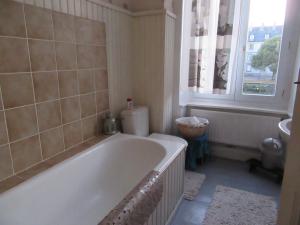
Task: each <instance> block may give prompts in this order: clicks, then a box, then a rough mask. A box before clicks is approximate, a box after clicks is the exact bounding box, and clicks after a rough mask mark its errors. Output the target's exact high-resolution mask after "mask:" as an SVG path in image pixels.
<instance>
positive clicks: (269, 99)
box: [235, 0, 289, 107]
mask: <svg viewBox="0 0 300 225" xmlns="http://www.w3.org/2000/svg"><path fill="white" fill-rule="evenodd" d="M250 1H251V0H244V1H242V5H241V11H242V13H241V21H240V30H241V32H240V34H241V35H239V41H238V45H239V47H238V49H239V50H238V53H237V54H238V61H237V63H236V64H237V72H236V73H237V74H236V88H235V101H237V102H250V103H251V102H252V103H257V104H260V105H262V104H263V105H266V106H269V105H274V104H276V105H277V106H279V107H282V106H283V105H284V104H285V99H284V95H285V94H286V88H287V85H286V82H285V79H284V75H283V73H282V72H281V71H284V67H285V66H286V65H284V64H283V61H282V60H281V59H282V58H283V57H285V56H288V55H289V54H288V51H289V49H287V48H281V51H280V56H279V62H278V73H277V78H276V89H275V94H274V95H257V94H243V79H244V62H245V57H246V51H245V49H246V48H245V46H246V43H247V35H248V32H247V31H248V20H249V12H250V11H249V8H250ZM287 22H288V20H287V19H285V24H284V31H283V35H282V40H281V46H286V45H285V44H284V43H285V42H288V41H289V38H288V37H287V35H286V32H285V30H286V28H287Z"/></svg>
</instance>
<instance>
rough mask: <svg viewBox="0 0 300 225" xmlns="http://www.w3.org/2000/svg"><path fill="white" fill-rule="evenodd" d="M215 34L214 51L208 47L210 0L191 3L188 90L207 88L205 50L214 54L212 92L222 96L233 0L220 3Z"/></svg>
mask: <svg viewBox="0 0 300 225" xmlns="http://www.w3.org/2000/svg"><path fill="white" fill-rule="evenodd" d="M219 1H220V2H219V11H218V14H219V15H218V23H217V26H218V27H217V33H216V34H215V35H216V37H215V38H214V39H213V40H216V42H217V43H216V45H213V46H215V47H214V48H215V49H208V48H210V45H209V40H208V34H209V29H212V28H211V27H210V26H211V25H210V21H209V19H210V18H211V15H210V13H212V11H211V5H210V4H211V1H210V0H193V6H192V31H191V37H192V38H191V40H192V41H191V49H190V66H189V83H188V85H189V87H191V88H193V89H194V90H195V89H198V88H204V86H205V85H206V82H207V81H206V80H207V76H205V74H206V73H208V71H209V68H208V66H209V65H211V64H209V63H208V61H209V59H208V57H209V54H207V52H208V51H211V50H212V51H215V54H213V55H214V57H215V58H214V68H211V70H210V71H212V73H213V74H212V75H210V76H213V90H212V91H213V93H221V94H223V93H225V92H226V89H227V80H228V67H229V66H228V65H229V60H230V48H231V39H232V27H233V16H234V3H235V0H219Z"/></svg>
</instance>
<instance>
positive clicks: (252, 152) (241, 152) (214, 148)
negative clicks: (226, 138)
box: [210, 143, 260, 161]
mask: <svg viewBox="0 0 300 225" xmlns="http://www.w3.org/2000/svg"><path fill="white" fill-rule="evenodd" d="M210 150H211V153H212V155H213V156H217V157H221V158H226V159H232V160H239V161H247V160H248V159H253V158H254V159H260V151H259V149H251V148H245V147H239V146H231V145H225V144H220V143H210Z"/></svg>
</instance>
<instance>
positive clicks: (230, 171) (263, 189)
mask: <svg viewBox="0 0 300 225" xmlns="http://www.w3.org/2000/svg"><path fill="white" fill-rule="evenodd" d="M197 172H200V173H203V174H205V175H206V179H205V181H204V184H203V186H202V187H201V190H200V193H199V195H198V196H197V198H196V199H195V200H194V201H186V200H183V201H182V202H181V204H180V206H179V208H178V210H177V212H176V214H175V216H174V218H173V220H172V222H171V225H201V223H202V221H203V219H204V216H205V212H206V210H207V208H208V206H209V203H210V202H211V199H212V196H213V193H214V191H215V187H216V186H217V185H224V186H229V187H233V188H238V189H242V190H246V191H250V192H254V193H259V194H263V195H269V196H273V197H274V198H275V200H276V202H277V203H278V202H279V195H280V185H279V184H276V183H275V182H274V181H273V180H272V179H269V178H268V177H265V176H263V175H262V174H251V173H249V172H248V166H247V164H246V163H244V162H239V161H232V160H227V159H220V158H214V159H212V160H211V161H209V162H206V163H205V164H204V165H203V166H200V167H199V169H198V170H197Z"/></svg>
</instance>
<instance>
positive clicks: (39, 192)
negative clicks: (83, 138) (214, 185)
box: [0, 134, 186, 225]
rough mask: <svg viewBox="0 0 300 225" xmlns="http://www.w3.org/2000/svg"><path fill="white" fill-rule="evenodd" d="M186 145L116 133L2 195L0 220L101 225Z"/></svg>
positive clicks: (22, 224)
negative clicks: (147, 178) (114, 209)
mask: <svg viewBox="0 0 300 225" xmlns="http://www.w3.org/2000/svg"><path fill="white" fill-rule="evenodd" d="M185 147H186V143H185V142H184V141H182V139H179V138H173V137H170V136H165V135H152V136H150V138H139V137H135V136H131V135H124V134H116V135H114V136H112V137H110V138H108V139H106V140H104V141H102V142H100V143H98V144H96V145H94V146H92V147H91V148H89V149H87V150H86V151H84V152H82V153H79V154H77V155H75V156H73V157H72V158H70V159H68V160H65V161H64V162H62V163H60V164H58V165H56V166H54V167H52V168H50V169H48V170H46V171H45V172H42V173H40V174H39V175H37V176H35V177H33V178H31V179H29V180H27V181H25V182H24V183H21V184H20V185H18V186H16V187H15V188H12V189H10V190H8V191H6V192H4V193H2V194H0V224H1V225H83V224H84V225H97V224H98V223H99V222H100V221H101V220H102V219H103V218H104V217H105V216H106V215H107V214H108V213H109V212H110V210H112V209H113V208H114V207H115V206H116V205H117V204H118V203H119V202H120V201H121V200H122V199H123V198H124V197H125V196H126V195H127V193H128V192H129V191H130V190H131V189H132V188H134V187H135V186H136V185H137V184H138V183H139V181H140V180H141V179H142V178H143V177H144V176H145V175H147V174H148V173H149V172H150V171H151V170H157V171H161V172H163V171H165V170H166V169H167V168H168V166H169V164H170V163H172V161H173V160H174V159H175V158H176V157H177V156H178V155H179V154H180V153H181V152H182V150H183V149H185ZM180 170H182V169H180ZM179 172H180V173H181V171H179ZM180 176H181V175H180ZM180 182H181V183H182V180H181V181H180ZM179 185H180V184H179ZM179 194H180V193H179ZM177 199H178V198H177ZM173 208H174V207H173ZM169 214H170V213H169ZM168 216H169V215H168ZM166 219H167V218H164V219H163V220H162V221H166ZM155 224H159V223H155Z"/></svg>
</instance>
